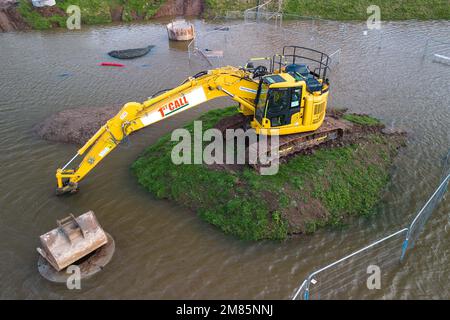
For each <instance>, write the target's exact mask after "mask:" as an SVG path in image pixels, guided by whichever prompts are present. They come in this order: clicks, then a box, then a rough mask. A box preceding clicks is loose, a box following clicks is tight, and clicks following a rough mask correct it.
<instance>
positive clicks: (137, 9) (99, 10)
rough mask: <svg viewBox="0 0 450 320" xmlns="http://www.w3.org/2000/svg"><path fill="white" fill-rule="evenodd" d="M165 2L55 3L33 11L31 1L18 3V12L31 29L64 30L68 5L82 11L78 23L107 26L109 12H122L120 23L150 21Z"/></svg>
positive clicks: (90, 0) (76, 0)
mask: <svg viewBox="0 0 450 320" xmlns="http://www.w3.org/2000/svg"><path fill="white" fill-rule="evenodd" d="M164 3H165V0H58V1H56V6H55V7H45V8H41V9H37V8H34V7H33V5H32V4H31V1H30V0H20V3H19V8H18V10H19V13H20V14H21V15H22V17H23V18H24V19H25V21H26V22H27V23H28V24H29V25H30V26H31V28H33V29H39V30H42V29H50V28H52V27H63V28H65V27H66V21H67V18H68V15H67V14H66V10H67V8H68V7H69V6H70V5H77V6H79V7H80V9H81V23H82V24H88V25H95V24H106V23H110V22H112V20H113V17H112V12H114V11H115V10H119V12H122V14H121V17H120V20H121V21H132V20H138V19H140V20H142V19H150V18H152V17H153V16H154V15H155V13H156V12H157V11H158V9H159V8H160V7H161V5H162V4H164Z"/></svg>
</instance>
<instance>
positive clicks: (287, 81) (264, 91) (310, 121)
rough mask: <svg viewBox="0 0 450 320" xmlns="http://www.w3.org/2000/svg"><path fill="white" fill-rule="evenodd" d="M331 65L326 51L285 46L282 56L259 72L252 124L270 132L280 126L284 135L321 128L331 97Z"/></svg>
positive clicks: (280, 131) (279, 128)
mask: <svg viewBox="0 0 450 320" xmlns="http://www.w3.org/2000/svg"><path fill="white" fill-rule="evenodd" d="M314 55H316V56H317V57H314ZM328 64H329V57H328V56H327V55H326V54H324V53H322V52H319V51H316V50H313V49H309V48H303V47H297V46H289V47H284V48H283V54H282V55H275V56H274V57H273V58H272V59H271V66H270V69H269V70H267V72H266V74H265V75H261V74H257V76H259V85H258V91H257V94H256V99H255V116H254V120H253V121H252V123H251V125H252V127H253V128H254V129H255V130H256V131H257V133H261V132H262V131H266V132H267V129H268V130H269V131H268V132H269V134H270V129H277V131H278V132H279V134H280V135H284V134H292V133H301V132H307V131H313V130H316V129H317V128H318V127H320V125H321V124H322V122H323V120H324V118H325V111H326V105H327V100H328V88H329V80H328V78H327V77H326V76H327V72H328V69H329V66H328ZM314 67H315V69H314V70H312V68H314ZM258 68H260V67H256V68H254V70H256V71H258ZM254 78H255V77H254ZM262 129H266V130H262Z"/></svg>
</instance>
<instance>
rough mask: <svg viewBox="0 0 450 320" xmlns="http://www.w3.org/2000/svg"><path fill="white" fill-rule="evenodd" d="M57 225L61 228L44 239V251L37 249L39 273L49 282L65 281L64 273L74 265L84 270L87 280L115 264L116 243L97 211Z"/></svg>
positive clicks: (72, 217)
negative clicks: (101, 222) (62, 279)
mask: <svg viewBox="0 0 450 320" xmlns="http://www.w3.org/2000/svg"><path fill="white" fill-rule="evenodd" d="M57 224H58V227H57V228H55V229H53V230H51V231H49V232H47V233H45V234H43V235H42V236H40V241H41V247H42V248H37V251H38V252H39V254H40V259H39V261H38V269H39V272H40V273H41V274H42V275H43V276H44V277H45V278H47V279H49V280H52V281H57V280H56V279H61V278H64V277H65V274H66V272H64V271H63V270H64V269H66V268H67V267H69V266H71V265H75V266H78V267H79V268H80V272H81V277H82V278H83V276H89V275H92V274H94V273H96V272H98V271H100V270H101V268H103V267H104V266H105V265H106V264H107V263H108V262H109V261H110V260H111V257H112V255H113V253H114V247H115V245H114V240H113V239H112V237H111V236H110V235H108V234H107V233H106V232H105V231H104V230H103V229H102V227H101V226H100V224H99V223H98V221H97V218H96V217H95V214H94V212H93V211H89V212H87V213H85V214H83V215H81V216H79V217H78V218H75V217H74V216H73V215H72V214H71V215H69V216H68V217H66V218H64V219H62V220H58V221H57ZM69 275H70V274H69ZM57 282H58V281H57Z"/></svg>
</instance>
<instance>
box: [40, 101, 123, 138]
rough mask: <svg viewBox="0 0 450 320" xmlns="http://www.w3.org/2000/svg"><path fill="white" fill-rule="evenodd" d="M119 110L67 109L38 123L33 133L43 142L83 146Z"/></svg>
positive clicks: (118, 107) (118, 108)
mask: <svg viewBox="0 0 450 320" xmlns="http://www.w3.org/2000/svg"><path fill="white" fill-rule="evenodd" d="M119 110H120V106H115V107H111V106H108V107H103V108H95V109H93V108H77V109H68V110H64V111H61V112H59V113H56V114H54V115H52V116H50V117H49V118H47V119H45V120H44V121H43V122H42V123H39V124H38V125H36V126H35V131H36V133H37V134H38V135H39V136H40V137H41V138H42V139H45V140H49V141H55V142H64V143H74V144H84V143H85V142H86V141H88V140H89V138H90V137H92V135H94V134H95V132H97V130H98V129H99V128H100V127H101V126H102V125H103V124H105V123H106V121H108V120H109V119H110V118H112V117H113V116H114V115H116V113H117V112H119Z"/></svg>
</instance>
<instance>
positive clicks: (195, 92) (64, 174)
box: [56, 46, 343, 195]
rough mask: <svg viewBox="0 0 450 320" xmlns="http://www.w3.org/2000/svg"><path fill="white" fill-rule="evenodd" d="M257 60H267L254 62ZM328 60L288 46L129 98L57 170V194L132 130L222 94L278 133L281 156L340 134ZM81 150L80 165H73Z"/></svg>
mask: <svg viewBox="0 0 450 320" xmlns="http://www.w3.org/2000/svg"><path fill="white" fill-rule="evenodd" d="M255 62H258V63H263V64H261V65H259V66H257V67H254V63H255ZM264 64H266V65H264ZM329 65H330V58H329V56H328V55H326V54H325V53H323V52H320V51H317V50H313V49H309V48H304V47H299V46H286V47H284V48H283V52H282V54H276V55H274V56H272V57H270V58H253V59H250V60H249V61H248V62H247V64H246V65H245V66H244V67H239V68H237V67H232V66H227V67H221V68H217V69H213V70H209V71H203V72H200V73H197V74H196V75H194V76H192V77H189V78H188V79H186V80H185V81H184V82H183V83H182V84H181V85H179V86H178V87H176V88H173V89H170V90H165V91H162V92H158V93H157V94H155V95H154V96H152V97H150V98H149V99H148V100H147V101H145V102H143V103H137V102H130V103H127V104H125V105H124V106H123V108H122V109H121V110H120V111H119V113H118V114H117V115H116V116H114V117H113V118H111V119H110V120H108V121H107V122H106V124H104V125H103V126H102V127H101V128H100V129H99V130H98V131H97V132H96V133H95V134H94V135H93V136H92V137H91V138H90V139H89V140H88V141H87V142H86V144H85V145H84V146H83V147H82V148H81V149H79V150H78V152H77V154H76V155H75V156H74V157H73V158H72V159H71V160H70V161H69V162H68V163H67V164H66V165H65V166H64V167H62V168H61V169H58V170H57V172H56V179H57V194H58V195H61V194H66V193H75V192H76V191H77V190H78V183H79V182H80V181H81V180H82V179H83V178H84V177H85V176H86V175H87V174H88V173H89V172H90V171H91V170H92V169H93V168H94V167H95V166H96V165H98V164H99V163H100V162H101V161H102V160H103V159H104V158H105V157H106V156H107V155H108V154H109V153H110V152H111V151H112V150H114V149H115V148H116V147H117V146H118V145H119V144H120V143H121V142H122V141H123V140H124V139H125V138H126V137H127V136H128V135H130V134H131V133H132V132H135V131H138V130H140V129H142V128H144V127H147V126H149V125H151V124H153V123H156V122H158V121H161V120H164V119H167V118H169V117H171V116H173V115H176V114H178V113H180V112H183V111H185V110H188V109H190V108H193V107H195V106H198V105H200V104H202V103H204V102H206V101H209V100H212V99H215V98H218V97H226V96H229V97H230V98H231V99H233V100H234V101H236V102H237V103H238V104H239V107H238V109H239V113H240V114H241V115H242V119H244V121H243V122H246V123H247V127H251V128H253V129H254V130H255V131H256V133H257V134H266V135H269V136H270V135H272V134H277V135H280V151H279V154H280V156H286V155H289V154H292V153H294V152H298V151H300V150H302V149H305V148H309V147H311V146H314V145H317V144H320V143H323V142H325V141H328V140H330V139H336V138H338V137H339V136H340V135H342V133H343V128H342V126H341V125H340V124H339V123H337V122H336V121H334V120H333V119H331V118H330V119H325V118H326V117H325V114H326V108H327V101H328V94H329V89H330V83H329V79H328V78H327V75H328V73H329ZM327 118H328V117H327ZM324 121H325V122H326V123H324ZM82 155H85V156H84V158H83V159H82V160H81V162H80V163H79V165H78V166H77V168H76V169H70V168H69V166H70V164H71V163H72V162H73V161H74V160H75V159H76V158H77V157H78V156H82Z"/></svg>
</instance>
